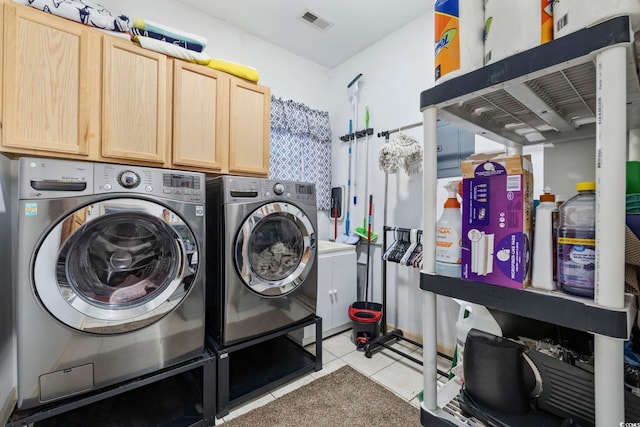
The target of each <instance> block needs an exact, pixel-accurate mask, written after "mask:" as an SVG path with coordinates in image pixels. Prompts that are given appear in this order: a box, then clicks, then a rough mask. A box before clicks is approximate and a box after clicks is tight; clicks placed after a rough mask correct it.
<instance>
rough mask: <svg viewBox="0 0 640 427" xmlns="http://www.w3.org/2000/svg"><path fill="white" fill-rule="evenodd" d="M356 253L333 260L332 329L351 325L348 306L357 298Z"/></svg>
mask: <svg viewBox="0 0 640 427" xmlns="http://www.w3.org/2000/svg"><path fill="white" fill-rule="evenodd" d="M356 266H357V255H356V252H355V251H353V252H349V253H346V254H340V255H336V256H335V257H334V258H333V285H332V286H333V288H334V289H335V290H336V295H335V297H334V300H333V301H334V302H333V327H334V328H335V327H339V326H343V325H351V319H350V318H349V306H350V305H351V304H353V303H354V302H355V301H356V298H357V297H358V295H357V294H358V292H357V291H358V277H357V275H358V274H357V268H356Z"/></svg>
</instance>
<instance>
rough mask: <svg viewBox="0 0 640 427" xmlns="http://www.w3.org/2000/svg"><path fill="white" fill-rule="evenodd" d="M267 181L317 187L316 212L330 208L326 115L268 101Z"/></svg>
mask: <svg viewBox="0 0 640 427" xmlns="http://www.w3.org/2000/svg"><path fill="white" fill-rule="evenodd" d="M270 154H271V166H270V170H269V177H270V178H272V179H285V180H290V181H304V182H313V183H314V184H315V185H316V201H317V205H318V209H327V210H328V209H329V208H330V207H331V206H330V205H331V124H330V122H329V113H328V112H326V111H317V110H313V109H311V108H309V107H308V106H306V105H304V104H301V103H299V102H294V101H292V100H288V101H284V100H282V99H281V98H276V97H274V96H272V97H271V150H270Z"/></svg>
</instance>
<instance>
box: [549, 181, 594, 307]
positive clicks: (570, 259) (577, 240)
mask: <svg viewBox="0 0 640 427" xmlns="http://www.w3.org/2000/svg"><path fill="white" fill-rule="evenodd" d="M576 190H577V191H578V194H576V195H575V196H573V197H571V198H570V199H569V200H567V201H566V202H564V203H563V204H562V205H560V209H559V223H558V251H557V254H558V259H557V269H558V270H557V274H558V285H559V286H560V288H561V289H562V290H563V291H564V292H566V293H569V294H574V295H580V296H584V297H590V298H593V294H594V284H595V267H596V183H595V182H579V183H577V184H576Z"/></svg>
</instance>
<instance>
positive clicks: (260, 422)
mask: <svg viewBox="0 0 640 427" xmlns="http://www.w3.org/2000/svg"><path fill="white" fill-rule="evenodd" d="M223 425H224V426H225V427H245V426H246V427H248V426H251V427H299V426H313V427H324V426H326V427H343V426H345V427H357V426H367V427H371V426H384V427H389V426H401V427H411V426H416V427H420V426H421V424H420V409H419V408H417V407H415V406H413V405H411V404H410V403H408V402H406V401H405V400H403V399H402V398H400V397H398V396H396V395H395V394H393V393H392V392H391V391H389V390H387V389H386V388H384V387H382V386H381V385H379V384H378V383H376V382H375V381H373V380H371V379H369V378H367V377H366V376H364V375H362V374H361V373H359V372H358V371H356V370H355V369H353V368H351V367H350V366H343V367H342V368H340V369H338V370H336V371H335V372H332V373H330V374H327V375H325V376H323V377H320V378H318V379H317V380H314V381H313V382H311V383H309V384H306V385H304V386H302V387H300V388H298V389H296V390H294V391H292V392H291V393H288V394H286V395H284V396H282V397H280V398H278V399H276V400H275V401H273V402H270V403H268V404H266V405H264V406H262V407H260V408H256V409H254V410H252V411H250V412H247V413H246V414H243V415H240V416H238V417H236V418H233V419H231V420H229V421H227V422H225V423H224V424H223Z"/></svg>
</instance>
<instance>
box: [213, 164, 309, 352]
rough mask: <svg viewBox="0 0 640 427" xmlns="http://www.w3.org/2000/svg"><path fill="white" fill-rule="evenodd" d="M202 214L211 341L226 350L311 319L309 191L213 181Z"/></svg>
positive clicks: (271, 183)
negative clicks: (205, 228)
mask: <svg viewBox="0 0 640 427" xmlns="http://www.w3.org/2000/svg"><path fill="white" fill-rule="evenodd" d="M207 207H208V210H207V212H208V218H207V247H208V248H209V257H208V262H207V264H208V265H209V266H210V269H209V273H210V274H208V275H207V327H208V331H209V332H208V333H209V335H210V336H211V337H213V338H214V339H215V340H216V342H218V343H219V344H221V345H230V344H233V343H237V342H241V341H244V340H248V339H250V338H252V337H256V336H260V335H263V334H266V333H268V332H271V331H274V330H277V329H280V328H283V327H286V326H289V325H291V324H293V323H296V322H298V321H300V320H303V319H306V318H309V317H310V316H313V315H315V310H316V299H317V274H318V273H317V266H316V261H317V250H316V243H317V242H316V228H317V210H316V199H315V187H314V185H313V184H309V183H302V182H292V181H276V180H268V179H259V178H247V177H233V176H224V177H217V178H213V179H209V180H207Z"/></svg>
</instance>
